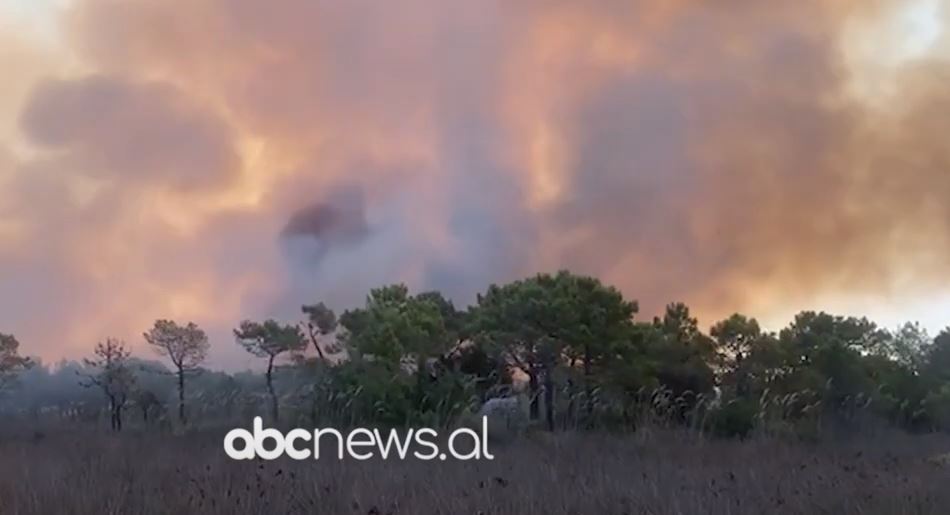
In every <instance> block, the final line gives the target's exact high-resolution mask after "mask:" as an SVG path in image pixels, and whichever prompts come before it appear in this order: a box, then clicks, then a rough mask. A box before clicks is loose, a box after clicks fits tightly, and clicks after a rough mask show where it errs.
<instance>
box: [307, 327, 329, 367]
mask: <svg viewBox="0 0 950 515" xmlns="http://www.w3.org/2000/svg"><path fill="white" fill-rule="evenodd" d="M307 332H309V333H310V341H312V342H313V348H314V349H317V355H318V356H320V361H326V360H327V358H326V356H324V355H323V349H321V348H320V342H319V341H318V340H317V333H316V332H315V331H314V330H313V324H307Z"/></svg>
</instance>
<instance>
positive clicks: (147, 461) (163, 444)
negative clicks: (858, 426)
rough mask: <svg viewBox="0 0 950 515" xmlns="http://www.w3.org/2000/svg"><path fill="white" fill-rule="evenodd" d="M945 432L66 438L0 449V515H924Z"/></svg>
mask: <svg viewBox="0 0 950 515" xmlns="http://www.w3.org/2000/svg"><path fill="white" fill-rule="evenodd" d="M947 450H950V439H948V438H947V437H943V436H908V435H902V434H890V435H886V436H878V437H874V438H871V437H862V438H859V439H851V440H847V441H843V442H835V443H822V444H806V443H801V444H799V443H794V444H793V443H787V442H781V441H778V440H769V439H760V440H750V441H746V442H738V441H722V440H719V441H716V440H702V439H699V438H697V437H696V436H695V435H689V434H686V433H677V432H657V433H653V434H652V436H651V435H650V434H644V433H642V432H641V433H639V434H637V435H632V436H611V435H591V434H587V435H572V434H563V435H558V436H554V437H551V436H550V435H544V434H540V435H535V436H533V437H528V438H526V439H524V440H521V441H516V442H509V443H505V444H502V443H499V444H498V445H497V446H496V447H495V448H494V449H493V452H494V453H495V454H496V459H495V460H494V461H482V462H477V463H473V462H466V463H463V462H452V461H447V462H420V461H413V460H409V461H405V462H400V461H385V462H381V461H375V462H373V461H370V462H355V461H344V462H339V461H336V460H335V459H322V460H319V461H312V460H311V461H304V462H294V461H289V460H288V461H282V460H278V461H273V462H260V461H254V462H233V461H230V460H229V459H228V458H227V457H226V456H225V454H224V452H223V451H222V447H221V437H220V435H219V434H215V433H210V432H209V433H199V434H191V435H186V436H172V435H166V436H156V435H146V434H138V435H136V434H124V435H122V436H118V437H114V436H111V435H104V434H101V433H95V432H88V433H86V432H81V431H80V432H72V433H66V432H61V433H58V434H52V435H49V436H40V435H35V436H17V437H10V436H7V437H5V438H4V439H3V441H2V442H0V513H2V514H4V515H49V514H73V515H108V514H147V515H152V514H154V515H165V514H171V513H175V514H190V513H202V514H203V513H207V514H221V515H226V514H227V515H231V514H244V513H249V514H268V515H277V514H296V513H301V514H302V513H308V514H310V513H327V514H349V513H353V514H367V515H382V514H394V515H395V514H411V515H414V514H447V515H449V514H451V515H456V514H526V513H545V514H552V515H562V514H563V515H567V514H598V515H599V514H654V515H666V514H670V515H672V514H708V515H719V514H721V515H727V514H729V515H735V514H756V515H760V514H803V515H804V514H808V515H813V514H823V513H827V514H835V515H844V514H879V515H900V514H915V515H922V514H933V515H944V514H946V513H948V509H950V488H947V485H948V484H950V482H948V481H950V469H948V468H942V467H940V466H938V465H936V464H934V463H930V462H928V457H930V456H933V455H935V454H938V453H940V452H945V451H947Z"/></svg>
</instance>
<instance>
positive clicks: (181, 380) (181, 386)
mask: <svg viewBox="0 0 950 515" xmlns="http://www.w3.org/2000/svg"><path fill="white" fill-rule="evenodd" d="M178 421H179V422H181V425H182V426H186V425H188V419H186V418H185V370H184V369H183V368H182V367H178Z"/></svg>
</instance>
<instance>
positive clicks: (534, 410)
mask: <svg viewBox="0 0 950 515" xmlns="http://www.w3.org/2000/svg"><path fill="white" fill-rule="evenodd" d="M540 389H541V385H539V384H538V372H537V370H535V369H534V368H533V367H532V368H531V369H530V370H529V371H528V393H529V394H530V395H531V404H530V406H529V410H528V412H529V414H530V417H531V420H538V416H539V414H540V409H539V406H538V401H539V399H538V392H539V391H540Z"/></svg>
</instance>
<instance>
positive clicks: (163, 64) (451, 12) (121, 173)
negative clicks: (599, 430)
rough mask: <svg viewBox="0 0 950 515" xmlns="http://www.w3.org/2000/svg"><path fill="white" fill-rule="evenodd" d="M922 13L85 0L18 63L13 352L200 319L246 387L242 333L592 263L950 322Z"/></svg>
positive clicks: (670, 285)
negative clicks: (317, 312)
mask: <svg viewBox="0 0 950 515" xmlns="http://www.w3.org/2000/svg"><path fill="white" fill-rule="evenodd" d="M915 1H916V2H917V3H919V4H920V5H919V6H917V7H915V9H916V10H913V11H909V10H908V8H907V6H908V5H909V4H911V3H914V2H899V1H896V0H895V1H886V0H871V1H868V0H854V1H845V0H824V1H823V0H807V1H800V2H785V3H781V2H779V3H775V2H758V1H755V2H753V1H742V0H732V1H726V2H700V1H690V0H680V1H674V2H667V1H659V0H655V1H651V0H640V1H633V2H630V1H623V2H620V1H612V0H603V1H596V2H583V3H579V2H567V1H554V2H541V1H526V2H503V1H484V2H471V1H464V2H462V1H459V2H446V1H436V0H409V1H406V2H398V3H387V2H371V1H368V0H357V1H353V2H337V1H313V0H285V1H281V2H259V1H256V0H198V1H194V2H168V1H164V0H126V1H118V0H76V1H74V2H71V3H68V4H67V5H66V7H64V8H63V10H62V11H61V12H59V11H57V12H51V13H50V16H51V17H52V16H55V20H56V25H55V27H56V28H55V30H54V33H55V35H56V36H55V38H53V42H50V41H46V40H44V41H45V42H44V43H43V44H44V45H46V47H44V48H47V47H48V52H47V53H48V54H49V55H50V56H48V57H46V61H43V62H47V63H48V67H47V68H46V69H42V67H39V68H40V71H37V69H38V66H39V65H37V64H35V63H28V64H29V66H27V64H25V60H22V59H16V58H13V57H5V56H0V64H10V66H13V69H12V70H7V71H6V73H5V75H6V74H10V73H11V72H12V73H13V74H17V72H18V70H22V74H23V77H30V80H29V87H23V88H21V89H22V91H21V92H20V93H17V91H20V90H17V91H13V92H8V93H5V94H7V95H8V96H10V97H16V95H17V94H19V96H18V97H16V98H17V99H18V100H17V101H16V102H13V101H9V100H8V99H4V101H3V102H0V109H4V111H0V113H2V114H4V115H9V119H10V120H12V122H11V124H10V127H9V128H8V127H6V126H4V127H3V129H4V130H0V135H3V134H6V133H7V132H10V133H11V134H12V135H11V136H10V137H9V138H7V139H8V141H7V142H6V143H4V141H3V140H0V184H2V190H0V235H2V239H0V283H2V285H3V286H2V292H3V295H2V298H0V329H2V330H4V331H6V332H14V333H17V334H18V335H19V336H20V339H21V340H22V341H23V342H24V346H25V348H27V349H30V350H29V352H35V353H39V354H42V355H43V356H47V357H52V356H58V355H61V354H69V355H75V354H76V353H79V352H84V351H85V350H86V349H88V348H90V347H91V346H92V344H93V343H94V342H95V341H96V340H97V339H100V338H104V337H106V336H110V335H113V336H126V337H129V338H133V343H135V344H136V345H137V344H138V342H137V341H136V339H134V336H135V335H137V334H139V333H140V332H141V330H142V329H144V328H145V327H147V326H148V325H149V323H150V321H151V320H154V319H155V318H157V317H181V318H185V319H194V320H195V321H196V322H198V323H199V324H203V325H205V326H207V327H209V328H210V329H211V331H210V332H211V334H212V337H218V338H219V339H220V340H223V341H221V342H219V343H220V345H219V346H218V347H219V350H218V351H217V352H218V354H217V355H215V359H216V360H217V362H218V363H220V364H234V363H237V362H236V361H234V359H235V358H234V357H233V356H235V355H237V351H234V352H233V353H232V352H231V351H230V350H226V349H230V348H231V347H234V346H233V345H231V342H230V338H229V336H228V334H229V332H228V330H229V328H230V327H233V325H234V324H235V323H236V321H237V320H239V319H241V318H258V317H263V316H276V317H279V318H283V319H287V320H294V319H296V318H297V317H298V315H299V314H298V309H299V304H301V303H303V302H315V301H318V300H324V301H327V302H329V303H330V304H332V305H334V306H336V307H345V306H348V305H352V304H353V303H355V302H360V301H361V299H362V297H363V295H364V294H365V292H366V290H367V289H368V288H369V287H372V286H376V285H379V284H382V283H387V282H394V281H405V282H408V283H409V284H410V286H412V287H414V288H416V289H422V288H439V289H442V290H444V291H446V292H447V293H449V294H450V295H452V296H453V297H454V298H456V300H457V301H459V302H461V303H463V304H464V303H467V302H470V301H471V300H473V299H474V295H475V293H476V292H477V291H479V290H481V289H482V288H484V287H485V286H486V285H487V284H488V283H490V282H500V281H506V280H510V279H513V278H516V277H518V276H520V275H523V274H529V273H533V272H536V271H541V270H553V269H557V268H564V267H567V268H570V269H572V270H574V271H577V272H582V273H590V274H595V275H597V276H599V277H601V278H602V279H604V280H605V281H608V282H611V283H614V284H616V285H618V286H620V287H621V288H622V289H623V290H624V291H625V292H626V293H627V294H628V295H629V296H630V297H632V298H636V299H638V300H639V301H640V303H641V306H642V308H643V309H642V310H643V311H644V312H645V313H652V312H654V311H656V310H657V309H659V308H660V307H661V306H662V305H663V304H664V303H665V302H668V301H671V300H683V301H686V302H688V303H690V304H691V305H692V306H693V307H694V309H696V310H697V311H698V313H699V314H700V315H702V317H703V318H704V320H705V321H707V322H708V321H711V319H712V318H713V317H717V316H721V315H725V314H728V313H729V312H732V311H735V310H742V311H746V312H749V313H750V314H752V315H756V316H760V317H765V318H767V319H769V317H772V318H771V320H774V319H775V318H776V317H784V316H787V315H788V314H789V312H788V310H790V309H792V308H812V307H825V305H826V304H827V303H829V302H831V303H832V304H833V306H834V307H840V306H843V307H844V309H848V308H849V306H850V307H851V308H854V309H855V310H858V309H861V308H865V307H867V306H869V305H871V306H875V305H876V306H877V307H878V309H879V310H881V309H884V308H886V309H891V308H892V307H893V306H894V305H895V304H899V303H898V302H897V301H896V300H895V299H904V298H913V299H916V300H915V302H916V304H913V305H909V304H908V305H902V307H903V308H904V309H905V311H902V312H896V313H892V314H893V315H894V316H895V317H896V318H921V317H928V316H931V315H932V314H933V313H932V312H929V313H916V312H914V310H916V309H918V308H919V306H921V305H925V304H927V303H933V302H938V301H936V300H932V299H940V298H941V296H945V295H948V292H947V290H946V289H943V290H941V289H939V288H938V287H935V286H934V285H939V284H941V281H943V282H945V281H946V280H947V279H948V278H950V259H947V256H948V254H950V252H948V251H950V203H948V202H947V200H946V199H948V198H950V146H948V145H947V144H946V141H945V139H946V136H945V135H946V134H950V90H948V89H947V88H946V87H945V84H946V83H947V79H948V77H950V63H948V61H947V59H946V56H947V55H950V43H948V37H947V36H946V35H945V32H944V31H943V28H944V27H946V26H947V25H948V23H947V18H948V16H950V9H948V8H946V7H945V6H943V5H942V4H941V3H939V2H928V1H927V0H915ZM914 5H915V6H916V5H917V4H916V3H915V4H914ZM941 8H942V10H941ZM908 13H910V14H908ZM921 13H924V14H921ZM908 16H911V18H908V19H911V20H912V21H914V20H916V21H919V20H920V19H924V20H925V21H926V24H925V28H926V29H927V30H926V31H924V28H921V27H922V26H918V25H914V24H911V25H909V27H910V28H907V27H905V25H906V24H904V21H901V20H904V18H905V17H908ZM902 24H904V25H902ZM0 27H6V25H0ZM0 30H5V31H6V32H7V33H8V37H9V39H11V40H17V41H21V40H22V41H21V43H20V44H19V46H17V45H8V46H7V48H11V49H14V50H11V51H10V52H9V53H10V55H14V56H15V55H17V54H16V48H22V49H23V50H22V52H26V51H27V49H29V48H31V47H30V45H29V43H30V39H29V37H28V36H27V35H23V36H22V37H19V38H18V37H17V31H18V29H17V28H15V27H11V28H7V29H0ZM924 32H926V33H924ZM0 39H6V38H0ZM37 44H39V43H37ZM49 48H52V50H49ZM44 55H45V54H44ZM57 55H68V58H65V57H64V58H61V59H60V58H54V57H51V56H57ZM24 80H25V79H24ZM7 106H9V107H7ZM8 111H9V112H8ZM7 129H9V131H8V130H7ZM829 299H830V300H829ZM839 299H852V300H851V301H844V303H843V304H842V303H838V304H834V302H837V300H839ZM862 299H863V300H862ZM867 299H872V301H868V300H867ZM874 299H876V301H879V302H878V303H877V304H874V302H875V301H874ZM823 302H824V303H826V304H822V303H823ZM848 302H851V303H850V304H849V303H848ZM869 302H870V304H869ZM882 306H883V308H882ZM940 309H942V310H943V311H944V314H945V315H946V313H948V312H950V311H948V308H947V306H946V305H943V306H942V307H940V306H939V305H938V306H937V309H936V310H937V311H939V310H940ZM944 318H946V316H945V317H944ZM779 320H781V319H779ZM935 320H936V319H933V320H927V322H928V323H935V322H934V321H935ZM945 322H950V319H946V320H945ZM221 349H225V350H221Z"/></svg>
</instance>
